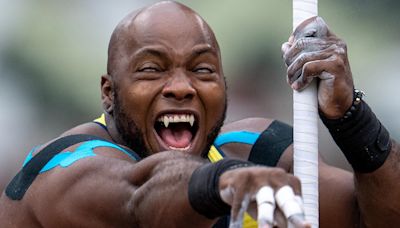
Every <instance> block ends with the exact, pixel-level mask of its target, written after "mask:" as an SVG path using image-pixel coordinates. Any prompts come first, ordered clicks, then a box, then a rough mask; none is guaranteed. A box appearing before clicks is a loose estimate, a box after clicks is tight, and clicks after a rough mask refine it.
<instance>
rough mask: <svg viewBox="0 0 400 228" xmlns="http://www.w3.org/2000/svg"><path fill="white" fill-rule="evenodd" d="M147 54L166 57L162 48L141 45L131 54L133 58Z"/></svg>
mask: <svg viewBox="0 0 400 228" xmlns="http://www.w3.org/2000/svg"><path fill="white" fill-rule="evenodd" d="M148 55H150V56H151V55H152V56H157V57H160V58H165V57H167V52H166V50H165V49H164V48H160V47H143V48H140V49H139V50H137V51H136V52H135V53H134V54H133V56H134V57H135V58H140V57H145V56H148Z"/></svg>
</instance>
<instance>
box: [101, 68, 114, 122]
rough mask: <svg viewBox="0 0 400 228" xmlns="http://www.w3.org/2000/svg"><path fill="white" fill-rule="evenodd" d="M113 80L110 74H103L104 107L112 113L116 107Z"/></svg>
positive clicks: (102, 92)
mask: <svg viewBox="0 0 400 228" xmlns="http://www.w3.org/2000/svg"><path fill="white" fill-rule="evenodd" d="M113 86H114V84H113V80H112V78H111V76H110V75H108V74H105V75H102V76H101V101H102V104H103V109H104V111H105V112H107V113H108V114H111V115H112V112H113V109H114V89H113Z"/></svg>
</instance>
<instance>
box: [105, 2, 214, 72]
mask: <svg viewBox="0 0 400 228" xmlns="http://www.w3.org/2000/svg"><path fill="white" fill-rule="evenodd" d="M164 42H174V44H172V45H176V46H182V45H195V44H197V43H207V44H209V45H210V46H212V47H213V48H215V49H216V51H217V52H218V56H219V55H220V54H219V46H218V43H217V41H216V38H215V35H214V33H213V31H212V30H211V28H210V27H209V25H208V24H207V23H206V22H205V21H204V20H203V19H202V18H201V17H200V16H199V15H198V14H197V13H196V12H194V11H193V10H192V9H190V8H188V7H187V6H185V5H182V4H181V3H177V2H173V1H163V2H158V3H155V4H153V5H150V6H148V7H145V8H142V9H139V10H136V11H133V12H131V13H130V14H129V15H127V16H126V17H125V18H124V19H123V20H122V21H121V22H120V23H119V24H118V25H117V27H116V28H115V30H114V32H113V34H112V36H111V40H110V43H109V47H108V62H107V73H108V74H109V75H115V74H118V67H119V64H120V63H121V61H122V62H123V61H124V60H125V57H126V56H129V55H131V54H132V53H133V52H134V51H135V50H137V49H138V48H140V47H141V46H143V45H151V44H157V43H164Z"/></svg>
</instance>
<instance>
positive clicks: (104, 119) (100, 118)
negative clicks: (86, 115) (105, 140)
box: [93, 113, 107, 126]
mask: <svg viewBox="0 0 400 228" xmlns="http://www.w3.org/2000/svg"><path fill="white" fill-rule="evenodd" d="M93 122H97V123H99V124H102V125H104V126H107V124H106V117H105V116H104V113H103V114H101V116H100V117H99V118H97V119H95V120H93Z"/></svg>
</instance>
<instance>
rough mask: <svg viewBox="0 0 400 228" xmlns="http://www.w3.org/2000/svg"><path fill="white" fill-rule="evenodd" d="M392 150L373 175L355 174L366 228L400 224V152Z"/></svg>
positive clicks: (394, 144)
mask: <svg viewBox="0 0 400 228" xmlns="http://www.w3.org/2000/svg"><path fill="white" fill-rule="evenodd" d="M399 148H400V147H399V145H398V144H397V143H396V142H395V141H394V140H392V149H391V152H390V154H389V157H388V158H387V160H386V162H385V163H384V165H383V166H382V167H380V168H379V169H377V170H376V171H374V172H372V173H355V177H356V178H355V183H356V186H357V191H356V193H357V198H358V201H359V205H360V210H361V214H362V218H363V221H364V223H365V224H366V227H396V226H397V225H398V224H399V222H400V201H399V199H400V182H399V179H400V167H399V164H400V156H399V155H400V149H399Z"/></svg>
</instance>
